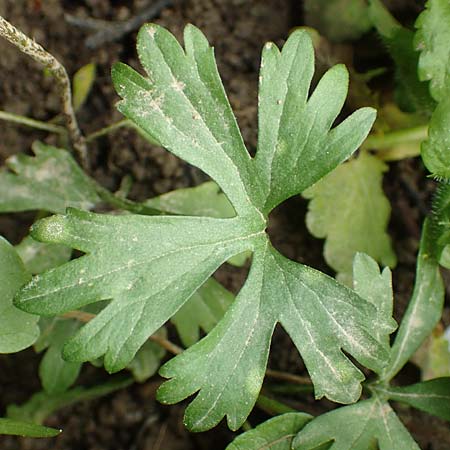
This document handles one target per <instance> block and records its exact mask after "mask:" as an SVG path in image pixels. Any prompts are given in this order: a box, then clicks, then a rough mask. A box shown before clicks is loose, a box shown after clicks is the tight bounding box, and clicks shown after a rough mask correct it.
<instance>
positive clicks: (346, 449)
mask: <svg viewBox="0 0 450 450" xmlns="http://www.w3.org/2000/svg"><path fill="white" fill-rule="evenodd" d="M327 443H329V444H332V445H331V446H330V447H329V450H376V449H379V450H420V448H419V446H418V445H417V444H416V442H414V440H413V438H412V437H411V435H410V434H409V432H408V430H407V429H406V428H405V427H404V425H403V424H402V423H401V422H400V420H399V418H398V417H397V415H396V414H395V412H394V411H393V410H392V408H391V407H390V406H389V404H388V403H385V402H382V401H380V400H378V399H377V398H373V399H370V400H364V401H362V402H358V403H356V404H355V405H351V406H345V407H343V408H338V409H335V410H333V411H331V412H328V413H326V414H323V415H321V416H319V417H317V418H315V419H313V420H312V421H311V422H309V423H308V424H307V425H306V426H305V427H304V428H303V429H302V430H301V431H300V433H299V434H298V435H297V437H296V438H295V439H294V442H293V446H292V448H293V449H294V450H316V449H317V448H322V447H320V446H322V445H323V446H324V445H325V444H327ZM377 444H378V445H377ZM325 448H326V447H325Z"/></svg>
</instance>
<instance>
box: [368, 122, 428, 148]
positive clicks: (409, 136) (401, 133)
mask: <svg viewBox="0 0 450 450" xmlns="http://www.w3.org/2000/svg"><path fill="white" fill-rule="evenodd" d="M427 136H428V125H421V126H418V127H413V128H405V129H403V130H395V131H391V132H389V133H386V134H374V135H371V136H369V137H368V138H367V139H366V140H365V141H364V143H363V145H362V148H363V149H371V150H372V149H373V150H383V149H386V148H389V147H392V146H394V145H397V144H405V143H407V142H414V141H423V140H425V139H426V138H427Z"/></svg>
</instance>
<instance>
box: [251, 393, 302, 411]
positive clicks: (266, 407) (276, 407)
mask: <svg viewBox="0 0 450 450" xmlns="http://www.w3.org/2000/svg"><path fill="white" fill-rule="evenodd" d="M256 405H257V406H258V407H259V408H261V409H262V410H263V411H265V412H266V413H268V414H272V415H277V414H285V413H289V412H297V410H296V409H294V408H291V407H290V406H288V405H285V404H284V403H281V402H279V401H278V400H274V399H273V398H270V397H266V396H265V395H263V394H259V397H258V400H256Z"/></svg>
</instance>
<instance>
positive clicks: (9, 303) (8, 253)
mask: <svg viewBox="0 0 450 450" xmlns="http://www.w3.org/2000/svg"><path fill="white" fill-rule="evenodd" d="M0 268H1V270H0V353H14V352H18V351H20V350H23V349H25V348H27V347H29V346H30V345H33V343H34V342H35V341H36V339H37V338H38V336H39V327H38V324H37V322H38V320H39V316H33V315H31V314H28V313H25V312H23V311H21V310H20V309H17V308H16V307H15V306H14V305H13V297H14V295H15V294H16V292H17V291H18V290H19V289H20V288H21V287H22V286H23V285H24V284H25V283H27V282H28V281H29V280H30V278H31V275H30V274H29V272H28V271H27V270H26V269H25V267H24V265H23V263H22V261H21V259H20V257H19V255H18V254H17V252H16V251H15V249H14V247H13V246H12V245H11V244H10V243H9V242H8V241H6V240H5V239H4V238H2V237H1V236H0Z"/></svg>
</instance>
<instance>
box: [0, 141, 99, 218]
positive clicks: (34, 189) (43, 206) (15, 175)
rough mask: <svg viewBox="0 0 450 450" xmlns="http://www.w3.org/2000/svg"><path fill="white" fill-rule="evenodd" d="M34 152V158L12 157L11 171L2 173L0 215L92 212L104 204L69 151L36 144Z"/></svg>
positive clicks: (9, 165) (0, 181) (9, 163)
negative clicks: (40, 211)
mask: <svg viewBox="0 0 450 450" xmlns="http://www.w3.org/2000/svg"><path fill="white" fill-rule="evenodd" d="M33 152H34V153H35V155H36V156H34V157H31V156H25V155H22V154H19V155H15V156H12V157H10V158H9V159H8V160H7V161H6V165H7V169H6V168H4V169H1V170H0V212H14V211H28V210H43V211H50V212H64V211H65V210H66V208H67V207H68V206H74V207H77V208H84V209H90V208H92V207H93V206H94V205H95V204H96V203H97V202H99V201H100V199H99V197H98V195H97V193H96V190H95V188H94V186H93V184H92V181H91V179H90V178H89V177H88V176H87V175H85V174H84V172H83V171H82V170H81V168H80V167H79V166H78V164H77V163H76V162H75V160H74V159H73V157H72V156H71V155H70V153H69V152H68V151H67V150H63V149H59V148H56V147H52V146H50V145H46V144H43V143H41V142H35V143H34V144H33ZM8 169H9V170H8Z"/></svg>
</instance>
